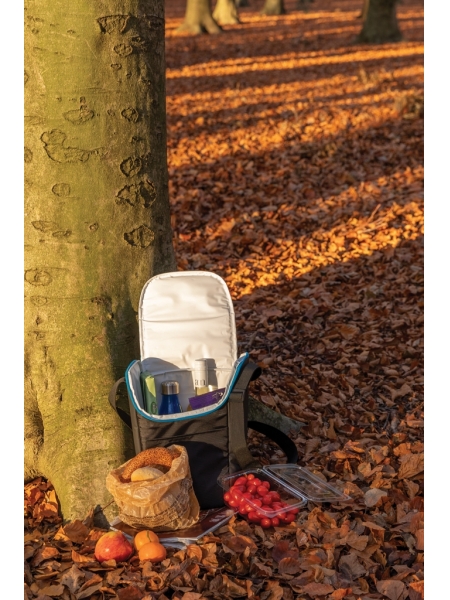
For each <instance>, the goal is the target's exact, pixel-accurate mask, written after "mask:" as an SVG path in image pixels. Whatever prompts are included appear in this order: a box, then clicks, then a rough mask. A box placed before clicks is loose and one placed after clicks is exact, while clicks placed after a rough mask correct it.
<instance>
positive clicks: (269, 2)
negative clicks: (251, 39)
mask: <svg viewBox="0 0 450 600" xmlns="http://www.w3.org/2000/svg"><path fill="white" fill-rule="evenodd" d="M261 14H262V15H270V16H271V15H285V14H286V9H285V8H284V0H265V2H264V6H263V9H262V11H261Z"/></svg>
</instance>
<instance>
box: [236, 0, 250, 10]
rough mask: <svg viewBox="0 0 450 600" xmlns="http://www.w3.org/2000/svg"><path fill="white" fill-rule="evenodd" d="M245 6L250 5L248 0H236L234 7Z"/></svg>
mask: <svg viewBox="0 0 450 600" xmlns="http://www.w3.org/2000/svg"><path fill="white" fill-rule="evenodd" d="M245 6H250V2H249V1H248V0H236V7H237V8H241V7H245Z"/></svg>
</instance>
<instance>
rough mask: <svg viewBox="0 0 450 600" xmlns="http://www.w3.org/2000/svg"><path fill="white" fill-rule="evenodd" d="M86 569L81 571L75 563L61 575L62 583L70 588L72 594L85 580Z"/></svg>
mask: <svg viewBox="0 0 450 600" xmlns="http://www.w3.org/2000/svg"><path fill="white" fill-rule="evenodd" d="M84 577H85V574H84V571H81V569H79V568H78V567H77V566H76V565H75V564H74V565H72V566H71V568H70V569H69V570H68V571H66V572H65V573H64V575H63V576H62V577H61V583H62V584H63V585H65V586H67V587H68V588H69V590H70V591H71V592H72V594H75V593H76V592H77V591H78V589H79V588H80V586H81V585H82V583H83V581H84Z"/></svg>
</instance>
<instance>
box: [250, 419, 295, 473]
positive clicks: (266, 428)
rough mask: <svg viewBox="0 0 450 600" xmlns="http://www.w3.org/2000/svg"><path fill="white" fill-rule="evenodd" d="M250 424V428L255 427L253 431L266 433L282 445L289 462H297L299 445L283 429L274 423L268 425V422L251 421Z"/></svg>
mask: <svg viewBox="0 0 450 600" xmlns="http://www.w3.org/2000/svg"><path fill="white" fill-rule="evenodd" d="M248 426H249V427H250V429H253V431H257V432H258V433H262V434H264V435H265V436H267V437H268V438H270V439H271V440H273V441H274V442H275V443H276V444H278V446H280V448H281V449H282V450H283V452H284V453H285V454H286V458H287V462H288V463H292V464H297V460H298V450H297V446H296V445H295V444H294V442H293V441H292V440H291V438H290V437H288V436H287V435H286V434H285V433H284V432H283V431H280V430H279V429H277V428H276V427H274V426H273V425H267V423H260V422H259V421H249V422H248Z"/></svg>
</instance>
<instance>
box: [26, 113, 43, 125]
mask: <svg viewBox="0 0 450 600" xmlns="http://www.w3.org/2000/svg"><path fill="white" fill-rule="evenodd" d="M24 121H25V124H26V125H30V126H32V125H41V124H42V123H43V122H44V119H43V118H42V117H39V116H38V115H25V117H24Z"/></svg>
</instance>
